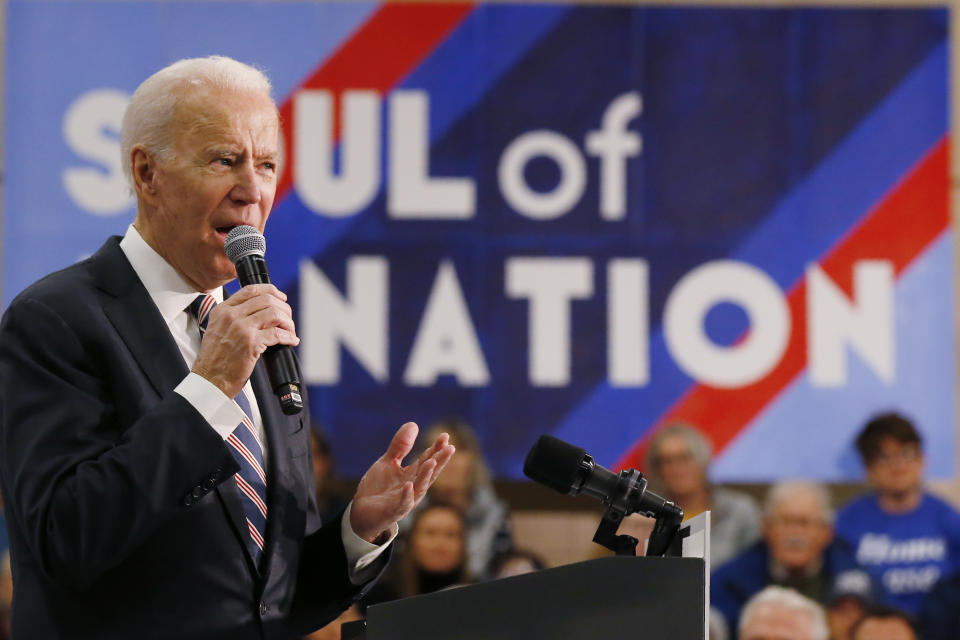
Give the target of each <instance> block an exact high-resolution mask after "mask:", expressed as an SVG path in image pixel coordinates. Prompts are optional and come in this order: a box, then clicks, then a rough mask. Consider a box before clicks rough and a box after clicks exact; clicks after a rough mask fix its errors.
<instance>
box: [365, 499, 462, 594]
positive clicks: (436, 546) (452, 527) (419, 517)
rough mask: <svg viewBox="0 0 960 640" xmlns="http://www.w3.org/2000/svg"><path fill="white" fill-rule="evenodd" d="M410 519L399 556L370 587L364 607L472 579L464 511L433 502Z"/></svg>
mask: <svg viewBox="0 0 960 640" xmlns="http://www.w3.org/2000/svg"><path fill="white" fill-rule="evenodd" d="M410 519H411V520H412V522H411V525H410V530H409V532H408V535H407V538H406V543H405V544H404V545H403V550H402V551H400V553H399V558H395V559H394V562H393V565H392V566H391V568H390V570H389V571H388V578H387V579H385V580H383V581H381V582H380V583H379V584H377V585H375V586H374V587H373V588H372V589H371V590H370V593H369V595H368V596H367V598H366V599H365V600H364V601H363V604H364V606H368V605H371V604H377V603H380V602H387V601H389V600H396V599H397V598H407V597H409V596H418V595H421V594H424V593H432V592H434V591H440V590H441V589H446V588H447V587H453V586H457V585H463V584H468V583H470V582H471V579H470V571H469V569H468V568H467V557H466V536H465V522H464V519H463V514H462V513H460V511H459V510H458V509H457V508H456V507H454V506H451V505H448V504H443V503H439V502H434V503H433V504H430V505H428V506H426V507H424V508H422V509H419V510H417V511H416V513H415V514H414V515H413V516H412V518H410Z"/></svg>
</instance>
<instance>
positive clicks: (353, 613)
mask: <svg viewBox="0 0 960 640" xmlns="http://www.w3.org/2000/svg"><path fill="white" fill-rule="evenodd" d="M361 619H362V616H361V615H360V606H359V605H358V604H357V603H356V602H354V603H353V604H352V605H350V608H349V609H347V610H346V611H344V612H343V613H341V614H340V615H339V616H338V617H337V619H336V620H334V621H333V622H331V623H330V624H328V625H327V626H325V627H323V628H322V629H317V630H316V631H314V632H313V633H311V634H310V635H308V636H304V638H303V640H340V627H341V626H342V625H344V624H346V623H347V622H354V621H356V620H361Z"/></svg>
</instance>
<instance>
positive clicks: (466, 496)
mask: <svg viewBox="0 0 960 640" xmlns="http://www.w3.org/2000/svg"><path fill="white" fill-rule="evenodd" d="M426 433H427V434H428V435H429V434H431V433H448V434H449V435H450V442H452V443H454V446H455V447H457V453H456V454H455V455H454V457H453V458H452V459H451V460H450V462H449V463H448V464H447V467H446V469H444V472H443V475H442V476H441V478H442V481H441V482H440V483H439V484H437V483H434V484H433V486H432V487H431V488H430V491H429V493H428V494H427V496H426V497H425V498H424V501H423V502H422V503H421V508H424V507H426V506H427V505H429V504H431V503H432V502H442V503H444V504H448V505H452V506H454V507H456V508H457V509H460V511H461V512H462V513H463V514H464V520H465V522H466V526H467V564H468V568H469V571H470V575H471V576H473V577H474V578H478V579H479V578H483V577H485V576H486V575H487V572H488V570H489V568H490V562H491V561H492V560H493V558H494V556H495V555H497V554H500V553H505V552H507V551H510V550H511V549H512V548H513V538H512V536H511V534H510V526H509V522H508V512H507V506H506V505H505V504H504V503H503V502H502V501H501V500H500V499H498V498H497V495H496V493H494V490H493V483H492V482H491V480H490V472H489V470H488V468H487V464H486V461H485V460H484V457H483V451H482V450H481V448H480V442H479V440H477V436H476V434H475V433H474V432H473V429H471V428H470V427H469V426H468V425H467V423H465V422H463V421H462V420H457V419H447V420H441V421H440V422H437V423H436V424H434V425H433V426H432V427H430V428H429V429H427V431H426ZM424 442H426V440H424ZM407 520H408V521H409V518H408V519H407ZM400 527H401V530H403V529H404V528H405V527H404V524H403V523H401V524H400Z"/></svg>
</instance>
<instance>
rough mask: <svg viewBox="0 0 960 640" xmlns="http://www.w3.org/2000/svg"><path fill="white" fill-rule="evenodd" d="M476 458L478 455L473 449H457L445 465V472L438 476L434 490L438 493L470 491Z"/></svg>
mask: <svg viewBox="0 0 960 640" xmlns="http://www.w3.org/2000/svg"><path fill="white" fill-rule="evenodd" d="M475 460H476V456H475V454H474V453H473V452H472V451H467V450H464V449H457V452H456V453H454V454H453V457H452V458H450V462H448V463H447V466H446V467H444V469H443V473H441V474H440V475H439V476H437V480H436V482H434V483H433V487H432V490H433V491H434V492H435V493H436V494H438V495H439V494H443V495H446V494H448V493H455V492H464V491H468V490H469V489H470V478H471V476H472V475H473V465H474V462H475Z"/></svg>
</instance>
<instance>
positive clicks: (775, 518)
mask: <svg viewBox="0 0 960 640" xmlns="http://www.w3.org/2000/svg"><path fill="white" fill-rule="evenodd" d="M764 534H765V537H766V540H767V544H768V545H769V546H770V553H771V554H772V555H773V558H774V559H775V560H776V561H777V562H779V563H780V564H781V565H782V566H783V567H784V568H785V569H787V570H789V571H800V570H804V569H807V568H811V567H813V566H815V565H816V564H817V563H818V562H819V561H820V558H821V556H822V554H823V551H824V549H826V548H827V545H829V544H830V541H831V540H832V539H833V528H832V527H831V526H830V525H829V524H827V521H826V514H825V513H824V512H823V507H822V505H821V503H820V500H818V499H817V496H816V494H815V493H814V492H813V491H808V490H804V489H798V490H796V491H792V492H790V493H788V494H786V495H784V496H783V497H782V498H781V499H780V500H779V501H778V502H777V504H776V505H774V507H773V509H772V511H771V512H770V513H769V514H768V516H767V518H766V521H765V523H764Z"/></svg>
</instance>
